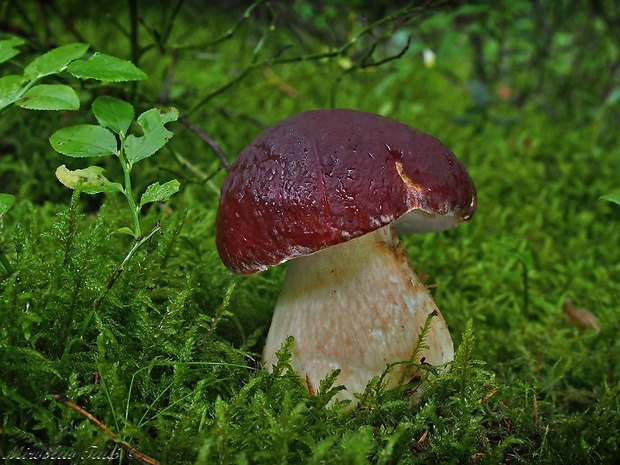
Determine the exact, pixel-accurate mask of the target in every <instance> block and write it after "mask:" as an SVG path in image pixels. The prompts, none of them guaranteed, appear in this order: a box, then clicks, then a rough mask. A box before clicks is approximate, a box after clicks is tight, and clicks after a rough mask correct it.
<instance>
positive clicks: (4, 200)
mask: <svg viewBox="0 0 620 465" xmlns="http://www.w3.org/2000/svg"><path fill="white" fill-rule="evenodd" d="M14 203H15V197H14V196H12V195H11V194H0V218H1V217H2V215H4V214H5V213H6V212H8V211H9V210H10V209H11V207H12V206H13V204H14Z"/></svg>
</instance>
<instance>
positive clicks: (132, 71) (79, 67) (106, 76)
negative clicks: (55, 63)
mask: <svg viewBox="0 0 620 465" xmlns="http://www.w3.org/2000/svg"><path fill="white" fill-rule="evenodd" d="M67 71H69V72H70V73H71V74H72V75H73V76H75V77H77V78H80V79H96V80H98V81H107V82H127V81H141V80H144V79H146V78H147V77H148V76H147V75H146V74H145V73H144V72H143V71H142V70H140V69H139V68H138V67H137V66H136V65H134V64H133V63H132V62H130V61H126V60H121V59H120V58H116V57H112V56H109V55H105V54H103V53H95V54H94V55H93V56H92V57H90V58H89V59H88V60H86V61H74V62H73V63H71V64H70V65H69V66H68V67H67Z"/></svg>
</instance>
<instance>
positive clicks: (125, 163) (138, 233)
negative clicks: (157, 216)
mask: <svg viewBox="0 0 620 465" xmlns="http://www.w3.org/2000/svg"><path fill="white" fill-rule="evenodd" d="M124 147H125V141H124V136H122V135H121V149H120V150H119V152H118V158H119V160H120V162H121V166H122V168H123V175H124V178H125V188H124V189H123V192H124V194H125V197H126V198H127V203H129V209H130V210H131V216H132V218H133V227H134V229H133V232H134V236H135V238H136V240H139V239H140V238H141V237H142V229H141V228H140V218H139V217H138V205H137V204H136V200H135V199H134V198H133V191H132V188H131V163H130V162H129V160H127V156H126V155H125V149H124Z"/></svg>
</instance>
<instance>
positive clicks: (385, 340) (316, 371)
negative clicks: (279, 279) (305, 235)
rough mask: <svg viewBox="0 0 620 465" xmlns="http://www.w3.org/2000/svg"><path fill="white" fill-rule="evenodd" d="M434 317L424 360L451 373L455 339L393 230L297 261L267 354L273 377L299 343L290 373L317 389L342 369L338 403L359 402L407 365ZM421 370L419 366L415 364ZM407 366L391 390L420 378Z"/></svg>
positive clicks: (288, 276) (281, 299)
mask: <svg viewBox="0 0 620 465" xmlns="http://www.w3.org/2000/svg"><path fill="white" fill-rule="evenodd" d="M430 314H433V315H434V317H433V318H432V320H431V322H430V330H429V332H428V335H427V337H426V339H425V340H424V346H425V347H423V348H422V349H421V350H420V351H419V352H418V356H419V358H420V359H422V357H424V362H425V363H429V364H431V365H444V364H446V363H447V362H450V361H451V360H452V358H453V356H454V348H453V345H452V338H451V337H450V333H449V331H448V327H447V325H446V322H445V320H444V319H443V317H442V316H441V314H440V313H439V311H438V310H437V307H436V306H435V302H434V301H433V298H432V296H431V295H430V293H429V292H428V290H427V288H426V286H424V284H422V283H421V282H420V280H419V279H418V277H417V276H416V274H415V273H414V271H413V269H412V267H411V264H410V260H409V257H408V256H407V253H406V252H405V250H404V248H403V245H402V242H401V241H400V239H399V238H398V235H397V233H396V230H395V229H394V227H393V226H391V225H388V226H385V227H383V228H380V229H378V230H376V231H374V232H372V233H369V234H366V235H364V236H361V237H359V238H356V239H353V240H350V241H348V242H344V243H342V244H339V245H337V246H333V247H329V248H327V249H324V250H322V251H320V252H317V253H314V254H311V255H307V256H304V257H300V258H296V259H295V260H292V261H290V262H289V264H288V269H287V272H286V277H285V279H284V283H283V285H282V291H281V293H280V296H279V298H278V302H277V304H276V308H275V312H274V316H273V320H272V324H271V328H270V330H269V334H268V336H267V342H266V345H265V349H264V352H263V361H264V362H265V365H266V366H267V367H268V368H269V369H270V368H271V367H272V366H273V365H274V364H276V363H277V358H276V355H275V354H276V352H277V351H278V350H279V349H280V347H281V346H282V344H283V343H284V342H285V340H286V338H287V337H288V336H293V337H294V338H295V344H294V346H293V349H292V359H291V365H292V367H293V369H294V370H295V371H296V373H297V374H298V375H299V376H300V377H301V378H305V379H306V380H307V384H308V387H309V388H310V389H312V388H313V389H317V388H318V386H319V383H320V381H321V380H322V379H324V378H325V377H326V376H327V375H328V374H330V373H331V372H332V371H333V370H336V369H340V370H341V373H340V375H339V377H338V379H337V381H336V384H337V385H344V386H345V387H346V391H341V392H340V393H339V394H338V396H337V397H338V398H340V399H342V400H344V399H351V400H354V396H353V393H361V392H364V390H365V388H366V385H367V384H368V382H369V381H370V380H371V379H372V378H373V377H375V376H379V375H381V374H382V373H383V372H384V371H385V369H386V366H387V365H388V364H391V363H394V362H399V361H408V360H409V359H410V358H411V357H412V355H413V354H414V351H415V350H416V346H417V343H418V337H419V335H420V332H421V329H422V327H423V326H424V324H425V322H426V319H427V317H428V316H429V315H430ZM415 362H416V363H417V362H419V359H418V360H415ZM407 369H408V368H407V366H406V364H405V363H403V364H402V365H397V366H395V367H394V368H393V370H392V371H391V372H390V374H389V384H388V385H389V386H393V385H395V384H397V383H398V381H399V380H400V379H402V378H404V380H405V381H409V380H410V379H412V378H414V377H415V376H420V375H421V373H419V369H415V368H414V369H409V370H410V372H408V373H404V371H405V370H407Z"/></svg>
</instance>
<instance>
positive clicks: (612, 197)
mask: <svg viewBox="0 0 620 465" xmlns="http://www.w3.org/2000/svg"><path fill="white" fill-rule="evenodd" d="M601 199H605V200H609V201H610V202H614V203H617V204H618V205H620V194H608V195H604V196H602V197H601Z"/></svg>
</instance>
